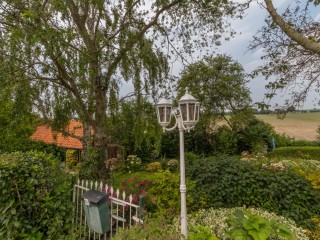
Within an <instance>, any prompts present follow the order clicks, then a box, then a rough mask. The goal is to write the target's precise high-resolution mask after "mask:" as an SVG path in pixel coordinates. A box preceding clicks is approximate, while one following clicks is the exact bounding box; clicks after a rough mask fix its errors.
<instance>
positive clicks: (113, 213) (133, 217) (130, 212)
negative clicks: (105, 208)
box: [72, 179, 143, 240]
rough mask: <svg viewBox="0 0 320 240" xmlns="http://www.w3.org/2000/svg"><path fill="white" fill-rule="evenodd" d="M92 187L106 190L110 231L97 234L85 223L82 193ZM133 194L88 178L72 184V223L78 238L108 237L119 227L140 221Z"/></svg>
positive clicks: (138, 208) (139, 210)
mask: <svg viewBox="0 0 320 240" xmlns="http://www.w3.org/2000/svg"><path fill="white" fill-rule="evenodd" d="M90 189H93V190H98V191H102V192H106V193H107V194H108V196H109V209H110V217H111V219H110V225H111V226H110V229H111V231H110V233H105V234H99V233H96V232H93V231H92V230H90V229H89V228H88V226H87V223H86V216H85V212H84V207H83V204H84V203H83V202H82V199H81V197H82V195H83V193H84V192H86V191H88V190H90ZM133 200H134V199H133V196H132V194H130V195H129V196H126V193H125V192H124V191H123V192H122V193H120V191H119V189H117V190H115V189H114V188H113V187H112V186H110V185H108V184H103V183H102V182H97V181H96V182H93V181H88V180H79V179H78V181H77V183H76V184H74V188H73V199H72V201H73V210H74V219H73V224H74V227H75V230H76V231H77V233H78V235H79V237H80V239H99V240H100V239H104V240H106V239H109V238H112V236H113V235H114V234H115V233H116V232H117V231H118V229H119V227H120V228H125V227H130V226H132V225H133V224H137V223H140V224H142V223H143V221H142V219H141V207H140V206H139V205H137V204H134V203H133Z"/></svg>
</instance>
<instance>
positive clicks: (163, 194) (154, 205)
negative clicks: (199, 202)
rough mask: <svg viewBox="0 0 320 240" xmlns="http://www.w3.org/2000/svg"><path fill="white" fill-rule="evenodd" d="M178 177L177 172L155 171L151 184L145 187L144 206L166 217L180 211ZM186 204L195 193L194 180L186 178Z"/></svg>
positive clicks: (189, 202) (190, 202)
mask: <svg viewBox="0 0 320 240" xmlns="http://www.w3.org/2000/svg"><path fill="white" fill-rule="evenodd" d="M179 183H180V177H179V174H176V173H171V172H170V171H168V170H166V171H164V172H160V173H155V174H154V176H153V178H152V179H151V185H150V186H149V187H148V188H146V190H147V198H146V208H147V210H148V212H152V213H156V214H159V213H160V214H161V215H163V216H166V217H167V218H168V219H170V218H173V217H174V216H175V215H176V214H178V213H179V212H180V191H179ZM187 188H188V189H187V206H188V207H191V206H192V205H193V203H194V199H193V196H194V195H196V189H195V182H194V181H190V180H188V179H187Z"/></svg>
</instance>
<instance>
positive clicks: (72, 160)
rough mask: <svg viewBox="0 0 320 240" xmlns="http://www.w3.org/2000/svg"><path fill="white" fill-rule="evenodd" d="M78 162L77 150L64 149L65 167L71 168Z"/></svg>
mask: <svg viewBox="0 0 320 240" xmlns="http://www.w3.org/2000/svg"><path fill="white" fill-rule="evenodd" d="M77 163H78V150H75V149H67V151H66V167H67V168H69V169H72V168H73V167H75V166H77Z"/></svg>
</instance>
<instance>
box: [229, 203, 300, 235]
mask: <svg viewBox="0 0 320 240" xmlns="http://www.w3.org/2000/svg"><path fill="white" fill-rule="evenodd" d="M227 222H228V224H229V225H230V227H231V229H230V230H229V231H228V236H230V237H231V239H243V240H251V239H252V240H267V239H270V238H271V236H279V237H281V238H283V239H290V240H293V239H297V238H294V236H293V234H292V233H291V231H290V230H289V229H288V228H287V227H286V226H285V225H284V224H280V223H278V222H276V221H269V220H267V219H266V218H264V217H262V216H259V215H258V214H252V213H250V212H249V211H241V210H239V209H236V210H235V212H234V214H233V216H232V217H231V218H229V219H228V220H227Z"/></svg>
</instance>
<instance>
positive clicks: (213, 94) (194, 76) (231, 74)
mask: <svg viewBox="0 0 320 240" xmlns="http://www.w3.org/2000/svg"><path fill="white" fill-rule="evenodd" d="M247 82H248V80H246V79H245V74H244V70H243V67H242V66H241V65H240V64H239V63H238V62H237V61H235V60H233V59H232V58H231V57H230V56H227V55H218V56H216V57H214V58H209V57H206V58H204V59H203V60H202V61H199V62H196V63H194V64H191V65H189V66H188V67H187V68H186V70H185V71H184V72H183V73H182V77H181V79H180V80H179V81H178V98H179V96H182V94H183V93H184V91H185V89H186V87H188V88H189V90H190V92H192V94H193V96H194V97H195V98H196V99H197V100H199V101H200V102H201V106H202V108H203V111H204V114H205V115H206V116H208V117H211V116H212V115H216V114H218V115H225V114H226V112H228V110H230V109H231V110H236V109H243V108H246V107H248V105H249V104H250V102H251V98H250V92H249V89H248V88H247V87H246V83H247Z"/></svg>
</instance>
